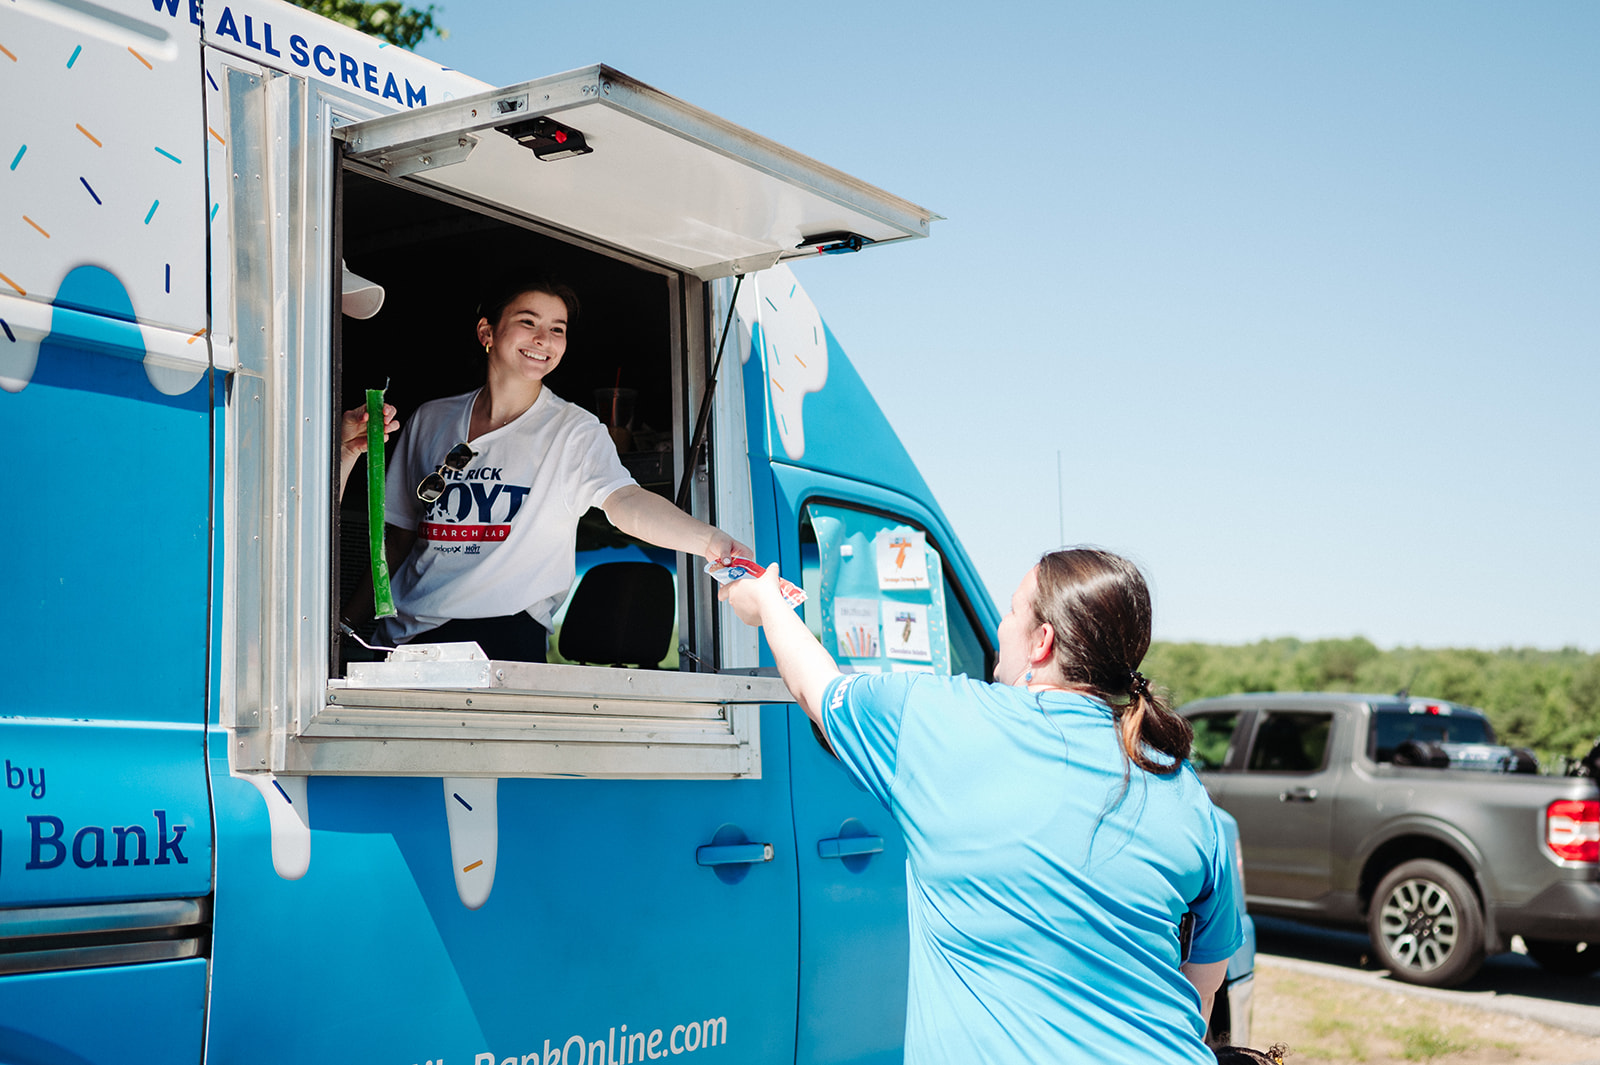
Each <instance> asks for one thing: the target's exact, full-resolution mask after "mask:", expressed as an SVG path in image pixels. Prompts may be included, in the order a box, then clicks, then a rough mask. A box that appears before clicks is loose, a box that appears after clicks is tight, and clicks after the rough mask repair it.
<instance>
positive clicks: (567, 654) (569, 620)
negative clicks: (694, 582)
mask: <svg viewBox="0 0 1600 1065" xmlns="http://www.w3.org/2000/svg"><path fill="white" fill-rule="evenodd" d="M673 603H674V589H673V582H672V571H671V570H669V569H668V568H667V567H665V566H663V565H661V564H659V563H656V562H602V563H601V564H600V565H598V566H594V567H592V568H591V569H590V570H589V572H587V573H585V574H584V575H583V580H581V581H579V582H578V589H577V591H575V592H573V593H572V602H571V603H570V604H569V605H568V606H567V616H566V620H565V621H563V622H562V623H561V637H560V639H559V640H558V641H557V649H558V650H559V651H560V652H561V657H562V658H565V659H566V660H567V661H569V662H586V663H591V664H594V665H605V666H620V665H628V666H640V667H642V668H645V669H654V668H655V667H656V666H658V665H659V664H660V663H661V660H662V659H663V658H665V657H666V656H667V652H668V650H670V649H671V645H672V625H673V621H674V610H673Z"/></svg>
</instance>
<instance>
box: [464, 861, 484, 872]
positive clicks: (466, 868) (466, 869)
mask: <svg viewBox="0 0 1600 1065" xmlns="http://www.w3.org/2000/svg"><path fill="white" fill-rule="evenodd" d="M482 864H483V859H482V858H480V859H478V860H477V861H475V862H473V863H472V864H471V865H466V866H462V867H461V871H462V872H463V873H470V872H472V871H473V870H474V869H476V868H477V867H478V866H480V865H482Z"/></svg>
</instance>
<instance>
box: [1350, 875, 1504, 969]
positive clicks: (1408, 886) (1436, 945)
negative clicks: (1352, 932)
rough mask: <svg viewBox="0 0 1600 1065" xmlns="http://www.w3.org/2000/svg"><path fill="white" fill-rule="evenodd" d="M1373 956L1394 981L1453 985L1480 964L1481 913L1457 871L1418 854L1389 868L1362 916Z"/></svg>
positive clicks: (1470, 891) (1476, 899)
mask: <svg viewBox="0 0 1600 1065" xmlns="http://www.w3.org/2000/svg"><path fill="white" fill-rule="evenodd" d="M1367 930H1368V932H1369V933H1370V934H1371V936H1372V945H1373V948H1374V949H1375V950H1376V951H1377V954H1378V960H1379V961H1381V962H1382V963H1383V965H1384V967H1385V968H1387V969H1388V970H1389V972H1390V973H1391V974H1392V975H1393V976H1394V977H1395V979H1397V980H1404V981H1405V982H1406V983H1408V984H1422V985H1424V986H1426V987H1454V986H1456V985H1457V984H1460V983H1463V982H1465V981H1466V980H1469V979H1471V977H1472V975H1473V974H1474V973H1476V972H1477V971H1478V969H1479V967H1480V966H1482V965H1483V913H1482V911H1481V910H1479V908H1478V897H1477V896H1476V895H1475V894H1473V892H1472V888H1471V886H1470V885H1469V884H1468V883H1467V882H1466V881H1465V880H1464V879H1462V877H1461V874H1460V873H1458V872H1456V871H1455V870H1454V869H1452V868H1450V867H1449V866H1448V865H1445V864H1444V863H1443V862H1436V861H1432V860H1431V859H1427V858H1418V859H1415V860H1413V861H1409V862H1403V863H1401V864H1400V865H1397V866H1395V867H1394V868H1393V869H1391V870H1390V871H1389V875H1388V876H1386V877H1384V878H1383V880H1382V882H1380V883H1379V884H1378V890H1377V892H1376V893H1375V894H1374V895H1373V896H1372V908H1371V910H1370V911H1369V912H1368V914H1367Z"/></svg>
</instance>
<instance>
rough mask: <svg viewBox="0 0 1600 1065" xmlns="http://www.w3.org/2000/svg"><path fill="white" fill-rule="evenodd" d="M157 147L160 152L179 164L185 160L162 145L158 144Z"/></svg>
mask: <svg viewBox="0 0 1600 1065" xmlns="http://www.w3.org/2000/svg"><path fill="white" fill-rule="evenodd" d="M155 147H156V151H158V152H160V153H161V154H162V155H164V156H166V157H167V158H168V159H171V160H172V161H173V162H174V163H177V164H178V165H179V166H182V165H183V160H182V159H179V158H178V157H177V156H176V155H173V154H172V153H171V152H169V151H167V150H166V149H165V148H163V147H161V145H159V144H158V145H156V146H155Z"/></svg>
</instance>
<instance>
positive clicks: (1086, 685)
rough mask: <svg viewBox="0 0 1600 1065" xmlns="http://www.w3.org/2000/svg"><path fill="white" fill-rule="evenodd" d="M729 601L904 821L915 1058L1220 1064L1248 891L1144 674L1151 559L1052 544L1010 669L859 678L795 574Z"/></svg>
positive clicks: (1019, 622)
mask: <svg viewBox="0 0 1600 1065" xmlns="http://www.w3.org/2000/svg"><path fill="white" fill-rule="evenodd" d="M721 594H722V597H723V598H725V599H727V600H729V601H730V602H731V603H732V605H733V607H734V610H735V612H736V613H737V614H738V615H739V617H740V619H741V620H743V621H745V622H747V623H749V624H752V625H761V626H763V628H764V630H765V632H766V637H767V644H768V646H769V647H770V648H771V649H772V653H773V657H774V659H775V660H776V662H777V666H778V670H779V672H780V673H781V674H782V675H783V679H784V680H785V682H787V684H788V685H789V690H790V691H791V692H793V693H794V695H795V696H796V698H797V699H798V700H799V702H800V705H801V706H802V707H803V708H804V709H805V711H806V713H807V714H808V715H810V717H811V718H812V720H813V721H815V722H816V723H817V725H818V726H819V727H820V728H821V729H822V731H823V733H824V734H825V735H826V736H827V739H828V742H829V744H830V745H831V746H832V748H833V750H834V751H835V752H836V753H837V754H838V756H839V759H840V761H841V762H843V764H844V766H845V767H846V769H847V770H849V772H850V773H851V774H852V775H853V776H854V777H855V778H856V779H857V780H858V781H859V782H860V783H861V784H862V785H863V786H864V787H865V788H867V789H868V790H869V791H870V792H872V794H873V795H874V796H875V797H876V798H877V799H878V800H879V801H880V802H882V803H883V804H884V806H885V807H886V808H887V809H888V810H889V812H890V814H891V815H892V816H893V817H894V818H895V820H896V822H897V823H898V824H899V826H900V828H901V831H902V832H903V833H904V835H905V839H906V847H907V851H908V855H909V870H908V875H909V877H910V890H909V901H910V909H911V914H910V918H911V920H910V926H911V983H910V1000H909V1006H908V1010H907V1016H906V1052H905V1060H906V1063H907V1065H927V1063H931V1062H971V1061H983V1062H989V1063H994V1062H1015V1063H1023V1062H1028V1063H1033V1062H1042V1061H1049V1062H1079V1061H1081V1062H1096V1063H1100V1062H1128V1063H1133V1062H1140V1063H1142V1062H1149V1061H1161V1062H1193V1063H1196V1065H1206V1063H1211V1062H1214V1061H1215V1058H1214V1057H1213V1055H1212V1053H1211V1051H1210V1050H1208V1049H1206V1046H1205V1043H1204V1041H1203V1040H1204V1035H1205V1030H1206V1018H1207V1017H1208V1016H1209V1014H1210V1009H1211V1000H1212V997H1213V996H1214V995H1215V993H1216V990H1217V988H1218V987H1219V986H1221V983H1222V979H1223V976H1224V975H1225V972H1226V969H1227V959H1228V958H1229V957H1230V956H1231V955H1232V954H1233V953H1234V951H1236V950H1237V949H1238V948H1239V946H1240V944H1241V942H1242V940H1243V936H1242V930H1241V928H1240V925H1239V919H1238V908H1237V907H1238V897H1237V892H1238V891H1239V890H1240V889H1239V885H1238V883H1237V879H1236V878H1235V877H1234V875H1233V873H1232V859H1231V855H1230V854H1229V852H1228V848H1227V845H1226V843H1225V837H1224V836H1223V833H1222V831H1221V829H1220V827H1219V826H1218V823H1217V820H1216V816H1215V812H1214V811H1213V809H1212V806H1211V803H1210V800H1209V799H1208V798H1207V796H1206V792H1205V789H1204V787H1202V785H1201V784H1200V782H1199V780H1198V778H1196V776H1195V774H1194V772H1193V770H1192V769H1191V768H1190V767H1189V766H1188V765H1187V764H1186V763H1185V759H1186V758H1187V757H1188V754H1189V744H1190V741H1191V738H1192V737H1191V733H1190V730H1189V726H1188V724H1187V722H1185V721H1184V720H1183V719H1182V718H1180V717H1178V716H1177V715H1175V714H1174V713H1173V712H1172V711H1171V709H1170V708H1168V706H1167V705H1166V703H1165V701H1164V700H1163V699H1162V698H1161V697H1160V696H1159V695H1158V694H1157V693H1156V692H1155V691H1153V690H1152V689H1151V687H1150V683H1149V681H1148V680H1147V679H1146V678H1145V676H1144V675H1143V674H1142V673H1140V672H1139V666H1140V664H1141V662H1142V661H1143V659H1144V654H1145V651H1146V650H1147V649H1148V647H1149V645H1150V595H1149V592H1148V590H1147V589H1146V587H1145V582H1144V579H1143V578H1142V577H1141V576H1140V575H1139V571H1138V569H1137V568H1135V567H1134V566H1133V564H1132V563H1130V562H1128V561H1127V560H1125V559H1122V558H1119V557H1117V556H1116V555H1112V554H1109V553H1107V552H1104V551H1097V550H1089V549H1074V550H1067V551H1057V552H1053V553H1051V554H1048V555H1046V556H1044V558H1042V559H1040V561H1039V564H1038V565H1037V566H1035V567H1034V568H1033V569H1032V570H1030V571H1029V572H1028V574H1027V576H1026V577H1024V578H1023V580H1022V584H1021V586H1019V587H1018V588H1017V591H1016V593H1015V594H1014V595H1013V596H1012V597H1011V611H1010V613H1009V614H1008V615H1007V616H1006V618H1005V620H1003V621H1002V622H1001V623H1000V632H999V648H1000V655H999V663H998V665H997V666H996V668H995V682H994V683H992V684H991V683H985V682H983V681H979V680H972V679H969V678H967V677H939V676H934V675H931V674H920V673H891V674H850V675H841V674H840V673H839V670H838V667H837V666H836V665H835V664H834V662H833V659H832V658H831V657H830V656H829V655H828V653H827V651H825V650H824V649H823V648H822V647H821V645H819V644H818V643H817V641H816V639H815V638H814V637H812V635H811V634H810V632H809V630H807V628H806V626H805V623H804V622H803V621H801V619H800V618H799V617H798V616H797V615H796V614H795V613H794V611H793V610H791V609H790V608H789V606H788V605H787V604H785V603H784V601H783V599H782V597H781V595H780V593H779V591H778V586H777V574H776V567H769V568H768V570H767V572H766V574H765V575H764V576H763V577H761V578H760V579H758V580H744V581H737V582H735V583H734V584H731V585H729V586H727V587H725V588H724V589H723V590H722V592H721Z"/></svg>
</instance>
